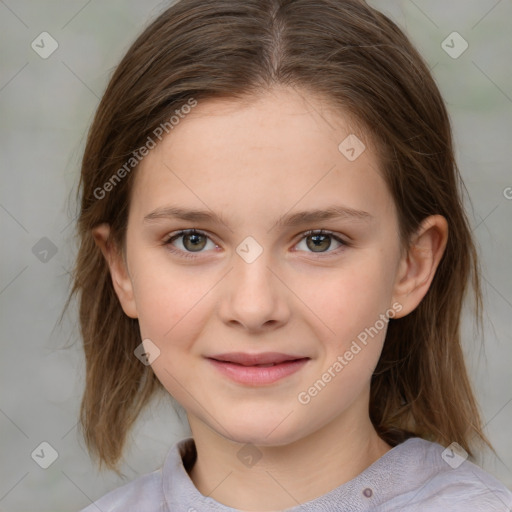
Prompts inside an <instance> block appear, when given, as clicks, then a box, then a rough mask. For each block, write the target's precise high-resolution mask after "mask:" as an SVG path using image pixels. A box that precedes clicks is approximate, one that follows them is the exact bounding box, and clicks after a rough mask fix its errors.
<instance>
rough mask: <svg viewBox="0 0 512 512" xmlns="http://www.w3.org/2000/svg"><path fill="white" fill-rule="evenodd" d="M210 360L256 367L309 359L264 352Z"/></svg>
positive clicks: (222, 356) (218, 356)
mask: <svg viewBox="0 0 512 512" xmlns="http://www.w3.org/2000/svg"><path fill="white" fill-rule="evenodd" d="M208 359H216V360H217V361H225V362H228V363H237V364H241V365H244V366H255V365H257V364H271V363H275V364H278V363H282V362H284V361H295V360H297V359H309V358H308V357H305V356H301V355H292V354H282V353H280V352H262V353H260V354H247V353H245V352H230V353H226V354H216V355H213V356H208Z"/></svg>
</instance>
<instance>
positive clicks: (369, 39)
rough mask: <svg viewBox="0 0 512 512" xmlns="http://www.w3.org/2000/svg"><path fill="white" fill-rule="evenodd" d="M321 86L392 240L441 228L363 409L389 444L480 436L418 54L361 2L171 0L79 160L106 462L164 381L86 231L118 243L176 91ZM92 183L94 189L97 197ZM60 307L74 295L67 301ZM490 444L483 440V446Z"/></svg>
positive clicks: (452, 173)
mask: <svg viewBox="0 0 512 512" xmlns="http://www.w3.org/2000/svg"><path fill="white" fill-rule="evenodd" d="M275 85H284V86H290V87H297V88H298V89H300V90H302V91H309V92H308V93H307V94H318V95H320V96H321V97H323V98H327V99H328V100H329V101H331V102H332V103H333V104H334V105H336V106H337V107H339V108H340V109H342V111H343V112H344V113H345V114H348V115H349V116H350V117H351V118H352V119H353V120H354V122H356V123H358V124H360V125H361V126H362V127H364V128H365V129H366V131H367V133H368V136H369V137H371V139H372V140H373V141H375V147H376V148H377V149H378V152H379V156H380V161H381V164H382V169H383V174H384V177H385V180H386V183H387V185H388V187H389V190H390V192H391V194H392V196H393V198H394V202H395V204H396V207H397V211H398V215H399V226H400V238H401V242H402V246H403V248H407V241H408V240H409V238H410V236H411V235H412V234H413V233H414V232H415V230H416V229H417V228H418V227H419V225H420V223H421V221H422V220H423V219H424V218H425V217H427V216H429V215H433V214H440V215H443V216H444V217H445V218H446V219H447V221H448V227H449V237H448V242H447V247H446V250H445V253H444V255H443V257H442V259H441V262H440V264H439V267H438V269H437V272H436V275H435V277H434V279H433V282H432V284H431V287H430V289H429V291H428V292H427V294H426V296H425V297H424V299H423V300H422V302H421V303H420V304H419V306H418V307H417V308H416V309H415V310H414V311H413V312H411V313H410V314H409V315H407V316H405V317H403V318H400V319H391V320H390V321H389V326H388V332H387V337H386V341H385V344H384V349H383V352H382V355H381V358H380V361H379V363H378V366H377V368H376V370H375V372H374V375H373V377H372V383H371V396H370V417H371V420H372V422H373V424H374V426H375V428H376V430H377V431H378V433H379V435H380V436H381V437H382V438H383V439H384V440H386V441H387V442H388V443H389V444H391V445H396V444H397V443H400V442H402V441H403V440H405V439H406V438H407V437H408V436H412V435H416V436H420V437H423V438H425V439H428V440H432V441H437V442H439V443H441V444H443V445H447V444H449V443H451V442H453V441H456V442H458V443H459V444H460V445H461V446H462V447H464V448H465V449H466V451H467V452H468V453H469V454H470V455H473V446H474V445H475V444H476V443H478V444H479V445H483V444H486V445H487V446H489V447H491V445H490V443H489V442H488V440H487V439H486V437H485V435H484V434H483V432H482V423H481V419H480V416H479V411H478V408H477V405H476V402H475V398H474V396H473V392H472V390H471V386H470V382H469V379H468V376H467V372H466V368H465V364H464V358H463V353H462V350H461V336H460V319H461V308H462V306H463V302H464V300H465V296H466V288H467V285H468V282H469V278H470V276H471V277H472V280H471V281H472V285H473V291H474V297H475V299H476V300H475V302H474V307H475V313H476V319H477V323H478V325H481V315H482V312H481V307H482V306H481V303H482V295H481V290H480V281H479V268H478V260H477V252H476V250H475V246H474V243H473V240H472V235H471V231H470V229H469V227H468V226H469V223H468V220H467V217H466V215H465V213H464V208H463V203H462V191H463V184H462V180H461V178H460V175H459V171H458V169H457V166H456V162H455V160H454V152H453V146H452V144H453V143H452V134H451V126H450V121H449V117H448V114H447V111H446V108H445V105H444V103H443V100H442V98H441V95H440V92H439V90H438V88H437V86H436V84H435V82H434V80H433V78H432V76H431V74H430V72H429V69H428V67H427V66H426V64H425V62H424V61H423V59H422V58H421V56H420V55H419V54H418V52H417V51H416V50H415V49H414V47H413V46H412V45H411V43H410V42H409V40H408V39H407V37H406V36H405V35H404V34H403V33H402V31H401V30H400V29H399V28H398V27H397V26H396V25H395V24H394V23H393V22H392V21H391V20H389V19H388V18H387V17H386V16H384V15H383V14H382V13H380V12H379V11H377V10H375V9H373V8H371V7H369V6H368V5H367V4H366V3H364V2H363V1H362V0H361V1H360V0H212V1H209V2H204V1H203V0H182V1H180V2H178V3H176V4H175V5H173V6H171V7H170V8H169V9H167V10H166V11H165V12H163V13H162V14H161V15H160V16H159V17H158V18H157V19H156V20H155V21H154V22H153V23H152V24H151V25H150V26H149V27H148V28H146V30H144V32H143V33H142V34H141V35H140V36H139V37H138V39H137V40H136V41H135V42H134V43H133V45H132V46H131V48H130V49H129V50H128V52H127V53H126V55H125V57H124V58H123V59H122V61H121V63H120V64H119V66H118V67H117V69H116V71H115V73H114V74H113V76H112V78H111V80H110V83H109V84H108V87H107V89H106V91H105V93H104V95H103V98H102V100H101V103H100V105H99V107H98V110H97V112H96V116H95V118H94V121H93V123H92V126H91V128H90V131H89V135H88V139H87V144H86V148H85V153H84V156H83V163H82V170H81V179H80V190H79V193H80V194H81V198H80V201H81V210H80V215H79V220H78V237H79V241H80V247H79V253H78V257H77V261H76V268H75V270H74V284H73V288H72V291H71V294H70V298H71V297H73V296H74V294H77V295H78V296H79V316H80V327H81V335H82V338H83V347H84V351H85V359H86V385H85V392H84V395H83V399H82V403H81V409H80V426H81V429H82V434H83V436H84V438H85V441H86V444H87V448H88V450H89V452H90V453H91V454H93V455H95V456H96V457H97V458H99V462H100V469H101V466H102V464H103V463H104V464H106V466H107V467H108V468H110V469H113V470H115V471H117V466H118V461H119V459H120V458H121V455H122V451H123V446H124V444H125V441H126V436H127V434H128V432H129V430H130V428H131V427H132V425H133V423H134V421H135V420H136V419H137V417H138V415H139V413H140V412H141V410H142V409H143V407H144V406H145V405H146V404H147V403H148V402H149V400H150V398H151V397H153V396H154V395H155V391H157V390H158V389H163V387H162V386H161V384H160V383H159V381H158V380H157V378H156V376H155V375H154V373H153V371H152V369H151V367H150V366H144V365H143V364H141V363H140V362H139V361H138V360H137V359H136V358H135V357H134V355H133V351H134V349H135V348H136V347H137V346H138V345H139V344H140V343H141V337H140V332H139V327H138V321H137V320H134V319H131V318H129V317H128V316H126V315H125V314H124V312H123V310H122V309H121V306H120V303H119V301H118V299H117V296H116V294H115V292H114V289H113V286H112V282H111V278H110V274H109V270H108V267H107V264H106V262H105V259H104V258H103V256H102V254H101V252H100V250H99V249H98V247H97V246H96V245H95V242H94V240H93V237H92V233H91V230H92V228H94V227H95V226H97V225H99V224H101V223H104V222H106V223H108V224H110V226H111V236H112V241H113V242H114V243H115V244H117V246H118V247H123V246H124V236H125V230H126V224H127V213H128V209H129V199H130V190H131V186H132V182H133V177H134V174H135V172H136V170H135V169H134V170H133V171H132V172H127V173H124V174H126V176H124V175H123V179H122V180H118V181H116V183H115V186H112V187H109V191H108V197H105V198H100V199H98V192H97V191H98V189H99V188H102V187H104V184H105V183H107V182H108V181H109V180H111V179H112V176H113V175H114V174H116V172H117V171H118V170H119V169H120V168H122V167H123V165H124V164H125V163H126V161H127V160H128V159H129V158H130V156H131V154H132V152H133V151H134V150H136V149H137V148H139V147H141V146H142V145H143V144H144V143H145V142H146V141H147V139H148V136H151V134H152V133H153V131H154V130H155V129H157V127H158V126H159V125H161V124H162V123H165V122H166V121H168V119H169V117H170V116H171V115H172V113H173V112H174V111H175V109H176V108H179V107H180V106H182V105H184V104H185V103H186V102H187V100H190V98H194V99H195V100H197V101H202V100H207V99H209V98H219V97H224V98H233V99H239V100H242V99H244V98H250V97H251V96H254V95H258V94H261V93H262V92H265V91H266V90H269V89H270V88H271V87H272V86H275ZM95 191H96V193H95ZM68 303H69V300H68ZM491 448H492V447H491Z"/></svg>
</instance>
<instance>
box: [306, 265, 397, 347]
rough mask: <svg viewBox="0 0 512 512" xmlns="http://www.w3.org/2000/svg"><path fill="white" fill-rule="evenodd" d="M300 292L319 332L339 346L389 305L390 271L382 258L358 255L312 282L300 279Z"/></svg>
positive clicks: (372, 323) (368, 324) (367, 326)
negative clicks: (356, 258) (356, 257)
mask: <svg viewBox="0 0 512 512" xmlns="http://www.w3.org/2000/svg"><path fill="white" fill-rule="evenodd" d="M349 263H350V264H349ZM299 294H300V296H301V298H302V297H303V301H304V303H305V304H306V305H307V306H308V307H309V308H310V309H311V310H312V311H313V312H314V313H315V314H316V315H317V317H318V319H319V326H320V329H321V332H322V333H323V334H324V335H325V336H326V337H327V339H329V340H334V341H333V342H334V343H335V344H337V347H336V348H338V349H342V348H343V347H344V346H345V345H346V344H347V343H348V344H350V342H351V340H353V339H355V338H356V337H357V336H358V335H359V334H360V333H361V332H365V329H367V328H371V327H372V326H374V324H375V323H376V322H377V321H378V320H379V318H380V315H381V314H385V313H386V311H387V310H388V309H389V308H390V307H391V304H390V299H391V296H392V272H390V269H389V267H388V265H387V264H386V262H385V261H384V258H361V259H360V260H359V261H358V262H357V263H356V262H352V261H351V262H347V264H346V265H345V266H343V265H342V266H340V269H339V271H336V270H334V271H332V272H330V273H329V274H326V275H325V277H323V278H320V279H316V280H314V282H313V281H310V280H309V279H307V280H303V281H302V286H301V289H300V292H299V293H298V295H299ZM379 326H380V323H379ZM380 327H382V326H380ZM363 337H364V336H363Z"/></svg>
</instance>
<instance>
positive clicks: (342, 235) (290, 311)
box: [111, 89, 428, 445]
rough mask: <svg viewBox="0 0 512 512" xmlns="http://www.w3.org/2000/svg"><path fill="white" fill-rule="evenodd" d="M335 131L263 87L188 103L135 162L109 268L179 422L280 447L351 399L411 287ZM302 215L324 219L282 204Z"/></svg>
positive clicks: (377, 199) (372, 189)
mask: <svg viewBox="0 0 512 512" xmlns="http://www.w3.org/2000/svg"><path fill="white" fill-rule="evenodd" d="M351 134H353V132H352V129H351V128H350V124H349V122H348V119H346V118H345V117H344V116H342V115H341V114H340V112H339V111H336V112H335V111H333V110H332V109H329V108H328V106H327V104H326V103H325V102H322V101H321V100H320V99H319V98H312V97H311V96H309V97H308V100H307V102H306V101H305V100H304V96H303V95H301V94H300V93H299V92H296V91H295V90H292V89H277V90H274V91H272V92H271V93H266V94H265V95H264V96H261V97H259V98H258V99H255V100H254V101H252V102H250V103H241V102H240V101H236V100H232V101H228V100H222V101H221V100H214V101H208V102H204V103H201V102H200V103H199V104H198V105H197V106H196V107H195V108H194V109H193V110H192V112H191V113H190V114H188V115H187V116H186V117H185V119H182V120H181V121H180V123H179V124H178V125H177V126H175V127H174V128H173V130H172V132H170V134H169V135H168V136H167V137H166V138H164V139H163V141H162V142H161V143H159V144H158V145H157V147H155V148H154V149H152V150H151V151H150V153H149V155H148V156H146V157H145V158H144V160H143V161H142V162H141V164H140V166H139V168H138V169H137V175H136V177H135V181H134V188H133V193H132V199H131V205H130V212H129V218H128V227H127V234H126V249H125V251H126V252H125V260H124V261H125V262H126V263H125V264H124V263H119V265H118V267H115V268H111V270H113V277H114V284H115V287H116V291H117V293H118V296H119V298H120V300H121V304H122V306H123V309H124V311H125V312H126V313H127V314H128V315H129V316H131V317H136V318H138V320H139V324H140V330H141V335H142V339H145V340H146V341H145V347H146V348H148V351H149V352H151V351H152V350H154V347H155V346H156V347H157V348H158V350H159V351H160V354H159V356H158V357H157V358H156V359H155V360H154V362H153V363H152V367H153V370H154V372H155V373H156V375H157V377H158V379H159V380H160V381H161V382H162V384H163V386H164V387H165V388H166V389H167V390H168V392H169V393H170V394H171V395H173V396H174V397H175V398H176V400H177V401H178V402H180V403H181V404H182V405H183V407H184V408H185V409H186V411H187V414H188V417H189V419H190V421H191V425H193V424H198V423H201V424H204V425H206V426H208V427H210V428H211V429H212V430H213V431H215V432H217V433H219V434H220V435H222V436H224V437H226V438H229V439H232V440H234V441H237V442H252V443H254V444H260V445H280V444H285V443H290V442H293V441H296V440H299V439H301V438H304V437H305V436H308V435H309V434H311V433H313V432H315V431H318V430H319V429H321V428H323V427H325V426H326V425H328V424H329V423H331V422H333V421H335V420H336V419H338V418H341V417H343V415H348V414H349V411H351V410H355V409H357V410H359V411H362V410H365V409H366V410H367V405H368V390H369V382H370V378H371V375H372V372H373V370H374V368H375V366H376V364H377V362H378V359H379V355H380V353H381V349H382V345H383V341H384V338H385V334H386V327H387V324H388V320H389V318H393V317H394V318H397V317H400V316H403V315H404V314H406V313H407V311H408V310H411V309H413V308H414V307H415V305H416V304H417V303H418V302H419V298H418V297H419V295H421V296H422V293H421V290H420V293H419V295H415V294H414V293H411V292H410V290H409V295H407V294H406V293H405V292H404V287H405V284H404V283H405V282H406V274H407V263H406V262H405V261H403V260H402V259H401V257H400V245H399V238H398V220H397V214H396V210H395V207H394V203H393V200H392V197H391V196H390V194H389V192H388V190H387V188H386V185H385V182H384V180H383V178H382V177H381V171H380V169H379V162H378V160H377V158H376V155H375V152H374V151H373V150H372V148H371V146H370V145H369V144H368V142H366V143H365V144H366V149H364V151H363V152H362V153H361V154H360V155H359V156H357V154H358V153H359V152H360V150H361V149H362V146H357V145H356V146H354V144H355V139H354V138H351V139H348V141H347V142H345V143H344V144H342V147H341V149H340V148H339V146H340V143H342V141H344V140H345V139H346V138H347V137H348V136H349V135H351ZM358 137H359V139H360V140H361V141H362V140H363V139H364V138H363V136H362V134H359V136H358ZM356 142H357V141H356ZM350 147H354V151H353V152H352V151H351V150H350ZM347 156H348V157H350V158H348V157H347ZM354 156H357V158H355V159H354ZM178 209H179V211H180V212H182V213H184V215H181V217H182V218H181V217H180V216H179V215H177V213H178ZM196 210H201V211H204V212H205V213H206V214H207V215H203V216H202V217H201V216H196V217H195V218H192V217H191V215H189V216H188V218H186V217H187V215H186V212H191V211H196ZM315 211H317V213H318V211H330V212H331V213H332V212H334V211H336V212H337V215H336V216H327V215H323V216H322V215H317V216H316V217H315V216H313V215H312V214H310V215H305V214H304V215H297V214H298V213H299V212H315ZM209 216H210V217H209ZM184 230H194V231H192V232H190V231H188V232H186V233H182V231H184ZM320 230H322V232H320ZM123 265H124V267H123ZM427 287H428V285H427ZM424 292H426V289H425V290H424V291H423V293H424ZM147 340H151V343H148V341H147ZM233 353H238V356H236V355H233ZM240 353H242V355H241V356H240ZM268 353H271V354H270V355H269V354H268ZM275 353H279V354H280V355H281V356H276V355H275ZM229 354H231V355H229ZM251 356H255V357H256V359H252V360H251V359H250V357H251ZM266 356H268V359H265V357H266ZM237 357H239V358H240V357H242V358H243V357H245V359H243V360H242V359H237ZM258 357H260V359H257V358H258ZM213 359H215V360H213ZM283 359H284V360H285V361H284V362H280V363H279V364H276V365H275V366H272V367H268V366H266V367H265V366H264V367H262V366H255V365H256V363H260V364H263V363H267V364H270V363H271V362H272V361H273V362H275V363H276V362H279V360H281V361H282V360H283ZM221 360H223V361H224V362H221ZM229 361H230V362H229ZM286 361H287V362H286ZM292 361H295V362H292ZM237 363H238V364H237ZM240 363H243V364H240Z"/></svg>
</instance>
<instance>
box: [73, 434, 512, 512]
mask: <svg viewBox="0 0 512 512" xmlns="http://www.w3.org/2000/svg"><path fill="white" fill-rule="evenodd" d="M443 452H444V458H443ZM195 454H196V452H195V444H194V440H193V438H191V437H188V438H186V439H183V440H181V441H179V442H177V443H176V444H174V446H173V447H172V448H171V449H170V451H169V453H168V454H167V456H166V458H165V461H164V464H163V466H162V467H161V468H160V469H158V470H156V471H154V472H152V473H148V474H145V475H143V476H140V477H138V478H137V479H135V480H134V481H132V482H130V483H128V484H126V485H124V486H122V487H119V488H118V489H115V490H114V491H111V492H109V493H108V494H106V495H105V496H103V497H102V498H100V499H99V500H97V501H95V502H94V503H93V504H91V505H89V506H88V507H86V508H85V509H83V510H82V511H80V512H204V511H214V512H234V511H236V510H237V509H234V508H231V507H228V506H226V505H223V504H221V503H219V502H217V501H215V500H214V499H212V498H209V497H206V496H204V495H202V494H201V493H200V492H199V491H198V490H197V489H196V487H195V486H194V483H193V482H192V480H191V479H190V477H189V475H188V473H187V471H186V469H185V467H189V466H188V461H191V462H193V461H194V459H195ZM457 457H458V456H457V455H455V454H454V452H453V451H451V452H450V451H449V452H446V451H445V449H444V448H443V447H442V446H441V445H439V444H437V443H432V442H430V441H425V440H424V439H421V438H419V437H413V438H410V439H408V440H407V441H405V442H403V443H401V444H399V445H397V446H395V447H394V448H392V449H391V450H390V451H388V452H387V453H385V454H384V455H383V456H382V457H381V458H380V459H378V460H377V461H375V462H374V463H373V464H372V465H371V466H369V467H368V468H367V469H365V470H364V471H363V472H362V473H361V474H359V475H358V476H356V477H355V478H353V479H352V480H350V481H349V482H346V483H344V484H342V485H340V486H339V487H337V488H336V489H333V490H332V491H330V492H328V493H326V494H324V495H322V496H319V497H318V498H315V499H313V500H310V501H308V502H307V503H304V504H302V505H299V504H297V506H294V507H292V508H288V509H286V512H307V511H308V512H330V511H332V512H343V511H346V512H388V511H389V512H391V511H393V512H420V511H421V512H425V511H439V512H459V511H460V512H494V511H499V512H511V511H512V492H510V490H508V489H507V488H506V487H505V486H504V485H503V484H502V483H501V482H500V481H498V480H497V479H496V478H494V477H493V476H492V475H491V474H490V473H488V472H486V471H484V470H482V469H481V468H479V467H478V466H476V465H475V464H473V463H472V462H470V461H468V460H464V459H463V458H457ZM184 459H185V461H186V462H185V464H184V462H183V460H184Z"/></svg>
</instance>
